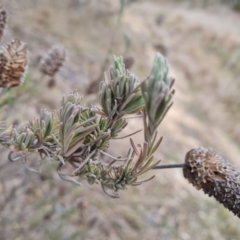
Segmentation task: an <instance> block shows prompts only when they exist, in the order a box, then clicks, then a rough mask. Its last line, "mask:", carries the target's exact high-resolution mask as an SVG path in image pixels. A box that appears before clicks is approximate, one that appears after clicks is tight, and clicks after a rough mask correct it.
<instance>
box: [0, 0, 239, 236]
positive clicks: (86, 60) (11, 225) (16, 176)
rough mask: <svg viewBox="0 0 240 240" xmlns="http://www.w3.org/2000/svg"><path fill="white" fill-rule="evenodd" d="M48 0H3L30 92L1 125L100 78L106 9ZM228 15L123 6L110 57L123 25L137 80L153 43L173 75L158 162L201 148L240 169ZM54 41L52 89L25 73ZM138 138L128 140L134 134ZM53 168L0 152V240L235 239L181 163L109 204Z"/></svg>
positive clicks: (235, 231) (111, 13)
mask: <svg viewBox="0 0 240 240" xmlns="http://www.w3.org/2000/svg"><path fill="white" fill-rule="evenodd" d="M59 2H60V1H56V0H51V1H47V0H44V1H43V0H39V1H30V0H24V1H21V4H20V1H17V0H5V1H2V4H3V5H4V6H5V7H6V8H7V9H8V11H9V27H8V29H6V40H8V39H11V37H12V36H13V35H14V36H16V37H18V38H20V39H21V40H22V41H24V42H27V43H28V48H29V51H30V52H31V63H32V65H31V66H30V77H31V78H32V79H33V81H35V83H36V88H35V89H36V90H37V91H34V92H29V93H28V97H27V98H21V101H19V103H18V104H17V103H15V104H14V105H12V106H11V107H9V108H6V109H5V114H7V116H8V117H9V118H10V121H14V120H18V119H19V120H20V121H26V120H27V119H28V118H30V117H32V116H33V115H35V114H36V113H37V112H38V111H39V109H40V108H41V107H47V108H49V109H54V108H56V107H57V106H59V101H60V99H61V96H62V95H63V94H64V93H68V92H70V90H71V89H78V90H79V91H80V92H81V93H84V89H86V87H87V85H88V84H89V83H90V82H91V81H94V80H96V79H97V78H98V77H99V74H100V71H101V68H100V66H101V64H102V63H104V61H105V57H106V54H107V50H106V49H107V48H108V46H109V43H110V40H111V39H110V35H111V33H112V31H113V29H114V28H115V27H116V26H117V17H116V12H117V10H118V6H117V4H116V5H115V4H113V3H111V2H112V1H99V2H100V3H99V4H96V3H95V2H94V1H91V3H90V4H87V5H83V6H82V5H81V4H80V5H79V3H80V2H81V1H74V0H72V1H66V2H64V1H61V3H59ZM159 15H161V16H162V17H161V21H160V23H159V21H158V23H157V21H156V19H157V18H159ZM223 19H224V20H223ZM239 20H240V15H237V14H236V13H234V12H232V11H231V10H229V9H226V7H224V8H223V7H221V6H214V7H211V6H210V7H209V8H207V9H200V8H199V7H198V6H195V7H194V8H192V7H189V6H188V5H185V4H182V3H176V2H174V1H173V2H172V3H171V5H166V4H165V3H164V2H163V1H162V2H161V4H160V3H159V1H153V2H151V1H142V2H139V3H134V4H131V5H130V6H129V7H127V8H126V11H125V12H124V15H123V19H122V23H121V25H120V26H119V31H118V32H116V38H115V41H114V46H115V47H114V49H115V50H114V54H120V55H122V54H124V52H125V45H124V38H123V33H124V32H128V33H129V35H130V36H131V42H132V46H131V48H130V50H129V52H128V54H129V55H131V56H133V57H134V59H135V65H134V66H133V69H132V71H133V72H135V73H136V74H138V75H139V77H141V78H144V77H146V76H147V75H148V72H149V69H150V65H151V63H152V60H153V56H154V54H155V51H156V47H154V46H156V45H158V46H161V48H162V49H164V51H165V53H166V57H167V58H168V60H169V62H170V65H171V71H172V74H171V75H172V76H174V77H175V78H176V86H175V88H176V91H177V94H176V98H175V104H174V106H173V107H172V109H171V110H170V112H169V114H168V116H167V117H166V119H165V120H164V121H163V123H162V126H161V127H160V129H159V131H160V134H161V135H163V136H164V140H163V143H162V145H161V146H160V149H159V152H158V154H159V156H158V157H159V158H161V159H163V162H165V163H167V162H183V160H184V156H185V153H186V152H187V151H188V150H189V149H191V148H192V147H197V146H200V145H205V146H207V147H212V148H214V149H215V150H216V151H218V152H219V154H223V155H224V156H227V157H229V158H230V159H231V160H232V161H233V162H234V164H235V165H237V166H238V167H240V164H239V162H238V156H239V152H240V151H239V147H238V146H237V144H239V142H240V140H239V134H238V133H239V131H240V130H239V126H238V125H239V124H238V121H239V112H240V111H239V110H240V109H239V104H240V103H239V97H238V90H239V83H238V80H237V77H238V76H239V74H238V73H239V71H240V69H239V66H238V65H239V64H237V62H239V55H238V54H237V52H236V49H239V45H240V39H239V36H240V34H239V32H240V30H239V27H238V26H237V24H236V22H239ZM22 26H24V27H22ZM13 33H14V34H13ZM4 40H5V39H4ZM53 43H59V44H63V45H64V46H65V47H66V48H67V50H68V55H69V57H68V61H67V62H66V65H65V67H64V68H63V69H62V70H61V71H60V73H59V74H58V76H57V79H56V87H55V88H52V89H48V88H47V82H45V81H44V79H41V78H40V75H39V73H38V72H37V71H36V68H37V65H36V62H37V60H36V59H37V58H38V56H39V55H41V54H42V53H43V52H45V51H46V50H47V49H48V48H49V47H50V46H51V45H52V44H53ZM38 79H40V80H38ZM29 99H32V100H31V101H29ZM92 100H93V101H96V96H95V95H92V96H86V102H88V101H92ZM16 113H17V114H16ZM139 128H141V122H140V121H139V120H131V121H130V123H129V128H128V131H134V130H135V129H136V130H137V129H139ZM139 136H141V134H139V135H138V136H135V139H137V140H138V141H139V138H140V137H139ZM115 146H116V147H113V149H114V152H115V155H118V154H123V152H126V151H127V149H126V148H127V146H128V142H123V143H121V147H119V142H116V145H115ZM53 170H54V163H47V164H46V165H45V167H44V169H43V173H42V174H40V175H37V174H34V173H31V172H29V171H26V170H25V168H24V166H22V165H21V164H20V163H16V164H11V163H9V162H8V161H7V159H6V153H5V152H2V157H1V162H0V176H1V177H0V180H1V184H0V193H1V194H0V209H1V211H0V233H1V234H0V235H1V239H19V240H20V239H21V240H22V239H29V240H30V239H113V240H115V239H116V240H117V239H144V240H148V239H168V240H171V239H172V240H173V239H174V240H175V239H186V240H187V239H196V240H198V239H199V240H200V239H201V240H202V239H204V240H205V239H206V240H208V239H209V240H215V239H219V240H225V239H229V240H230V239H231V240H233V239H239V238H240V230H239V227H238V225H239V224H238V221H239V219H238V218H237V217H234V216H233V215H232V213H230V212H228V211H227V210H226V209H224V208H223V207H222V206H221V205H219V204H218V203H217V202H216V201H215V200H214V199H211V198H208V197H207V196H205V195H204V194H203V193H202V192H198V191H197V190H195V189H194V188H193V187H192V186H191V185H189V184H188V183H187V181H186V180H185V179H184V178H183V176H182V172H181V170H160V171H156V173H155V174H156V178H155V179H154V180H152V181H151V182H149V183H146V184H144V185H142V186H140V187H136V188H133V187H132V188H129V189H128V190H127V191H125V192H122V194H121V198H120V199H110V198H109V197H107V196H106V195H104V194H103V193H102V191H101V189H100V187H98V186H88V185H87V184H85V185H84V186H83V187H78V186H74V185H71V184H69V183H65V182H63V181H61V180H60V179H59V177H58V176H57V175H56V174H55V173H53V172H54V171H53Z"/></svg>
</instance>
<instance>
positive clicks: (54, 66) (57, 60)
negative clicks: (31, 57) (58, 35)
mask: <svg viewBox="0 0 240 240" xmlns="http://www.w3.org/2000/svg"><path fill="white" fill-rule="evenodd" d="M65 58H66V50H65V48H64V47H63V46H60V45H54V46H53V47H52V48H51V49H49V51H48V52H47V54H46V55H45V56H44V57H43V58H42V60H41V62H40V71H41V72H42V73H43V74H46V75H48V76H50V77H53V76H54V75H55V74H56V73H57V72H58V71H59V69H60V68H61V66H62V65H63V63H64V61H65Z"/></svg>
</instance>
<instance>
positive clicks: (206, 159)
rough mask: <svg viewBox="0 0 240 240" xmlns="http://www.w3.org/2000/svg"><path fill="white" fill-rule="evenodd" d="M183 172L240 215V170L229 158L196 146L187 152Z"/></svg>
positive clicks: (199, 186) (190, 180)
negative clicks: (226, 158)
mask: <svg viewBox="0 0 240 240" xmlns="http://www.w3.org/2000/svg"><path fill="white" fill-rule="evenodd" d="M183 174H184V177H185V178H187V179H188V181H189V182H190V183H192V184H193V186H195V187H196V188H197V189H198V190H199V189H203V191H204V193H206V194H208V195H209V196H210V197H211V196H213V197H214V198H215V199H216V200H217V201H218V202H220V203H222V204H223V205H224V207H225V208H227V209H229V210H230V211H231V212H233V213H234V214H235V215H237V216H238V217H240V172H239V171H238V170H237V169H236V168H235V167H234V166H233V165H231V164H230V163H229V162H228V161H227V160H225V159H223V158H222V157H221V156H219V155H217V154H216V153H215V152H214V151H212V150H211V149H207V148H204V147H200V148H195V149H192V150H190V151H189V152H188V153H187V154H186V158H185V166H184V168H183Z"/></svg>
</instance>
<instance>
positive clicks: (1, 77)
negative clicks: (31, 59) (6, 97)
mask: <svg viewBox="0 0 240 240" xmlns="http://www.w3.org/2000/svg"><path fill="white" fill-rule="evenodd" d="M27 64H28V51H27V48H26V44H25V43H23V42H21V41H19V40H17V39H15V40H12V41H11V42H10V43H9V44H7V45H6V46H4V47H3V48H2V49H1V51H0V87H4V88H12V87H16V86H18V85H20V84H21V83H22V82H23V80H24V75H25V73H26V70H27Z"/></svg>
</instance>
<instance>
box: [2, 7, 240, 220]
mask: <svg viewBox="0 0 240 240" xmlns="http://www.w3.org/2000/svg"><path fill="white" fill-rule="evenodd" d="M5 23H6V12H5V10H3V8H2V7H0V35H1V34H2V33H3V28H4V27H5ZM1 37H2V36H0V38H1ZM54 49H55V50H54V51H55V53H54V51H50V53H49V55H48V57H46V58H44V60H43V61H42V64H41V71H42V72H43V73H44V74H47V75H49V76H51V77H52V76H53V75H55V74H56V73H57V71H58V70H59V68H60V67H61V66H62V63H63V61H64V59H65V50H64V49H61V51H60V50H59V49H58V48H57V49H56V48H54ZM53 53H54V54H53ZM58 53H59V54H58ZM27 63H28V54H27V49H26V45H25V44H24V43H22V42H21V41H19V40H13V41H11V42H10V43H9V44H7V45H6V46H5V47H3V48H2V50H1V51H0V87H2V88H4V89H11V88H13V87H17V86H19V85H20V84H21V83H22V82H23V80H24V76H25V72H26V69H27ZM109 76H110V79H109V78H108V77H107V74H105V77H104V80H103V81H102V82H101V83H100V90H99V105H100V107H95V106H91V107H86V106H84V105H83V101H82V97H80V96H79V94H78V93H77V92H76V91H73V92H72V93H70V94H69V95H67V96H64V97H63V99H62V102H61V105H60V108H59V109H58V110H57V111H55V112H49V111H48V110H46V109H42V110H41V112H40V115H39V116H38V117H34V118H33V119H31V120H30V121H29V122H28V124H25V125H23V126H21V127H17V126H8V125H7V123H6V122H0V144H1V145H2V146H4V147H6V148H8V149H9V150H10V152H9V155H8V158H9V160H10V161H11V162H16V161H22V162H23V163H24V164H25V166H26V167H27V168H28V169H29V170H31V171H36V172H39V171H41V167H42V164H43V163H44V161H45V160H47V159H48V160H52V161H55V162H56V165H57V172H58V174H59V176H60V178H61V179H63V180H65V181H69V182H73V183H76V184H78V185H81V182H82V181H84V180H85V181H87V182H88V183H89V184H99V185H101V187H102V189H103V191H104V192H105V193H106V194H107V195H109V196H111V197H114V198H116V197H119V190H125V189H126V187H127V186H128V185H131V186H137V185H141V184H142V183H144V182H146V181H149V180H151V179H153V178H154V175H153V176H150V177H147V178H144V174H145V173H146V172H148V171H150V170H152V169H163V168H176V167H180V168H183V174H184V177H185V178H187V179H188V181H189V182H190V183H192V184H193V185H194V186H195V187H196V188H197V189H203V191H204V192H205V193H206V194H208V195H209V196H214V197H215V199H216V200H217V201H219V202H220V203H222V204H223V205H224V206H225V207H226V208H228V209H229V210H230V211H232V212H233V213H234V214H236V215H237V216H238V217H240V200H239V186H240V173H239V171H237V170H236V169H235V167H233V166H232V165H231V164H230V163H229V162H228V161H226V160H225V159H223V158H222V157H221V156H219V155H217V154H216V153H214V152H213V151H212V150H210V149H207V148H204V147H201V148H196V149H192V150H190V151H189V152H188V153H187V154H186V158H185V162H184V163H180V164H171V165H159V163H160V160H158V159H155V158H154V153H155V152H156V150H157V149H158V148H159V146H160V144H161V141H162V137H158V132H157V129H158V126H159V125H160V124H161V122H162V120H163V119H164V117H165V116H166V113H167V111H168V110H169V109H170V107H171V106H172V99H173V96H174V90H173V89H172V87H173V84H174V79H173V78H171V77H169V67H168V64H167V61H166V59H164V57H163V56H162V55H161V54H159V53H157V54H156V56H155V59H154V62H153V67H152V70H151V73H150V75H149V77H147V78H146V79H145V80H139V78H138V77H136V76H135V74H133V73H131V72H129V71H128V70H126V69H125V65H124V63H123V59H122V57H114V59H113V64H112V66H111V67H110V70H109ZM2 94H4V91H3V92H2ZM129 116H130V117H131V116H132V117H134V116H138V117H139V116H141V117H142V120H143V135H144V141H143V142H142V143H135V142H134V141H133V140H132V139H131V138H130V139H129V141H130V148H129V149H128V150H127V151H126V153H125V154H124V157H116V156H112V155H110V154H109V153H108V152H109V146H110V145H109V143H110V142H111V141H113V140H118V139H121V138H122V137H119V135H120V134H121V132H122V131H123V130H124V128H125V127H126V126H127V124H128V122H127V117H128V118H129ZM135 133H136V132H135ZM132 134H134V133H132ZM130 135H131V134H130ZM130 135H128V136H127V137H130ZM112 152H114V151H112ZM102 155H105V156H106V157H108V158H109V160H108V161H106V160H105V159H104V158H103V157H102ZM30 156H31V158H32V159H35V160H36V161H38V159H39V158H40V166H39V168H38V169H35V168H33V167H32V166H31V165H30V164H29V159H30ZM38 156H39V157H38Z"/></svg>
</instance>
